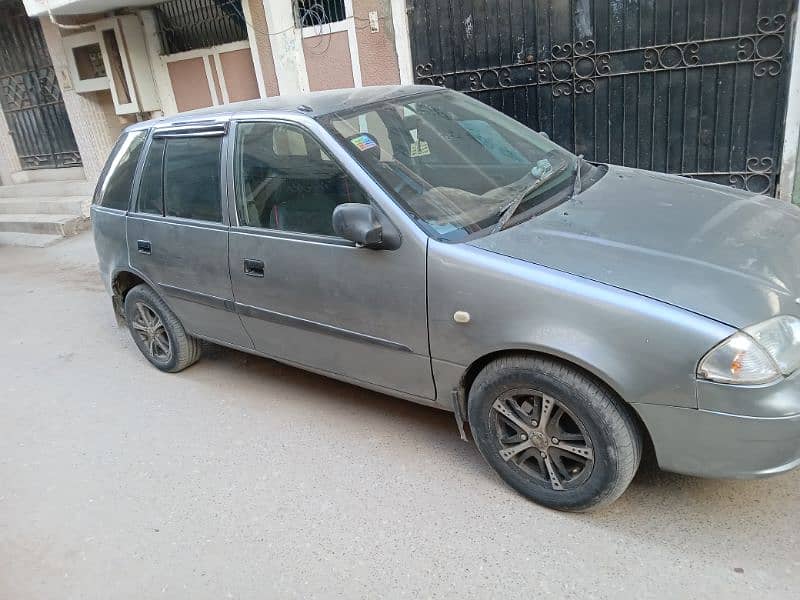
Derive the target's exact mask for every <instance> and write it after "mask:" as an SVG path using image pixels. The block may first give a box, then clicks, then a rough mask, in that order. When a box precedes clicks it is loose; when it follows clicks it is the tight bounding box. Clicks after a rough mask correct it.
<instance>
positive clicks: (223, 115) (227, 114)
mask: <svg viewBox="0 0 800 600" xmlns="http://www.w3.org/2000/svg"><path fill="white" fill-rule="evenodd" d="M441 89H442V88H440V87H437V86H431V85H381V86H369V87H361V88H346V89H337V90H325V91H320V92H308V93H305V94H294V95H286V96H272V97H271V98H265V99H259V100H245V101H243V102H233V103H230V104H225V105H223V106H211V107H209V108H200V109H197V110H190V111H187V112H182V113H178V114H176V115H171V116H169V117H160V118H158V119H150V120H149V121H141V122H139V123H135V124H133V125H130V126H129V127H127V128H126V131H134V130H138V129H149V128H151V127H169V126H170V125H189V124H191V123H198V124H199V123H208V122H210V121H211V122H216V123H219V122H225V121H228V120H230V119H232V118H234V117H236V116H237V115H240V114H244V113H247V114H248V115H250V114H253V113H265V114H271V113H275V114H280V113H284V114H285V113H287V112H293V113H300V114H305V115H308V116H310V117H319V116H321V115H325V114H328V113H331V112H334V111H336V110H349V109H352V108H357V107H359V106H362V105H365V104H372V103H373V102H380V101H382V100H390V99H393V98H401V97H404V96H409V95H413V94H420V93H422V92H431V91H435V90H441Z"/></svg>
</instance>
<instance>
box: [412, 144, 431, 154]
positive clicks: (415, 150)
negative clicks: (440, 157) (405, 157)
mask: <svg viewBox="0 0 800 600" xmlns="http://www.w3.org/2000/svg"><path fill="white" fill-rule="evenodd" d="M430 153H431V149H430V147H429V146H428V142H423V141H421V140H420V141H418V142H414V143H413V144H411V158H416V157H418V156H430Z"/></svg>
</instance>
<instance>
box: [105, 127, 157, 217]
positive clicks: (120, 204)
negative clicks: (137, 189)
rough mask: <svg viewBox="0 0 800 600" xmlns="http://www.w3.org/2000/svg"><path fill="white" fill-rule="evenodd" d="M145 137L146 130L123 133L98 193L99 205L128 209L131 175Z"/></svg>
mask: <svg viewBox="0 0 800 600" xmlns="http://www.w3.org/2000/svg"><path fill="white" fill-rule="evenodd" d="M146 137H147V132H146V131H135V132H132V133H127V134H125V136H124V137H122V138H121V139H120V141H119V142H118V143H117V148H116V149H115V150H114V151H113V152H112V154H111V156H112V159H111V163H110V165H109V167H108V171H107V173H106V177H105V180H104V181H103V185H102V188H101V190H100V193H99V195H98V204H99V205H100V206H105V207H106V208H117V209H120V210H128V202H129V201H130V198H131V186H132V185H133V176H134V173H135V172H136V165H137V164H138V163H139V156H140V155H141V153H142V145H143V144H144V140H145V138H146Z"/></svg>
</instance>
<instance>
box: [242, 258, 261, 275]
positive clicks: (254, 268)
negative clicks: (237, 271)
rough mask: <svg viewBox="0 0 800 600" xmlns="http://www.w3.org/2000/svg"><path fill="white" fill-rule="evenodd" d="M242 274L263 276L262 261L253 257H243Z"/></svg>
mask: <svg viewBox="0 0 800 600" xmlns="http://www.w3.org/2000/svg"><path fill="white" fill-rule="evenodd" d="M244 274H245V275H249V276H250V277H263V276H264V261H263V260H256V259H254V258H245V259H244Z"/></svg>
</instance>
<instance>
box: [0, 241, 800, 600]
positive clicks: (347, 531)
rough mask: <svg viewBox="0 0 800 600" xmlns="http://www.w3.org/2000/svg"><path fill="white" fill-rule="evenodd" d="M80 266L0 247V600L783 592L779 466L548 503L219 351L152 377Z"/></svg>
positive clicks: (419, 437)
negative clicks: (581, 504)
mask: <svg viewBox="0 0 800 600" xmlns="http://www.w3.org/2000/svg"><path fill="white" fill-rule="evenodd" d="M94 265H95V256H94V250H93V247H92V245H91V238H90V236H89V235H85V234H84V235H82V236H80V237H78V238H73V239H71V240H68V241H66V242H62V243H60V244H58V245H55V246H52V247H50V248H45V249H23V248H7V247H5V248H0V332H2V338H1V339H0V598H3V599H6V598H8V599H9V600H11V599H13V600H25V599H28V598H31V599H33V598H36V599H37V600H38V599H47V598H59V599H60V598H98V599H108V598H114V599H115V600H119V599H126V598H130V599H135V600H141V599H144V598H147V599H149V598H161V597H163V598H191V599H192V600H199V599H204V598H209V599H214V600H219V599H224V598H259V599H263V598H326V599H327V598H337V597H344V598H450V597H461V598H531V597H539V598H542V597H548V595H552V597H559V598H628V597H631V598H632V597H635V598H689V597H693V598H706V597H707V598H733V597H737V598H762V597H765V596H767V595H769V597H770V598H789V597H794V598H796V597H797V593H798V590H799V589H800V544H799V543H798V541H800V533H798V529H799V527H798V513H800V498H799V497H798V491H800V473H798V472H795V473H792V474H789V475H785V476H783V477H779V478H777V479H771V480H763V481H745V482H719V481H704V480H699V479H692V478H686V477H679V476H674V475H668V474H663V473H660V472H658V471H657V470H656V469H654V468H649V469H644V470H643V471H642V472H640V473H639V475H638V476H637V478H636V480H635V481H634V483H633V485H632V487H631V488H630V490H629V491H628V492H627V493H626V494H625V496H623V498H622V499H621V500H620V501H618V502H617V503H616V504H614V505H613V506H612V507H610V508H609V509H606V510H604V511H602V512H600V513H595V514H592V515H567V514H561V513H557V512H552V511H549V510H546V509H542V508H539V507H537V506H536V505H534V504H531V503H529V502H527V501H525V500H523V499H522V498H521V497H519V496H517V495H516V494H515V493H514V492H512V491H511V490H510V489H508V488H506V487H505V486H504V485H503V484H502V483H501V482H500V481H499V479H498V478H497V477H496V476H495V475H494V474H493V473H492V472H491V471H490V470H489V468H488V467H487V466H486V465H485V464H484V463H483V461H482V459H481V458H480V456H479V455H478V453H477V451H476V450H475V448H474V447H473V446H471V445H468V444H465V443H463V442H461V441H460V440H459V438H458V436H457V434H456V430H455V426H454V424H453V422H452V419H451V417H450V415H449V414H447V413H444V412H440V411H437V410H434V409H429V408H425V407H421V406H417V405H413V404H409V403H405V402H402V401H399V400H394V399H392V398H389V397H386V396H382V395H379V394H375V393H372V392H368V391H364V390H361V389H359V388H355V387H352V386H349V385H345V384H341V383H337V382H334V381H331V380H328V379H325V378H322V377H318V376H316V375H310V374H306V373H303V372H301V371H298V370H295V369H292V368H289V367H285V366H281V365H279V364H277V363H274V362H272V361H269V360H263V359H260V358H255V357H251V356H248V355H246V354H242V353H239V352H234V351H229V350H224V349H213V350H212V351H211V352H210V353H208V354H207V355H206V356H205V357H204V358H203V360H202V361H201V362H200V363H198V364H197V365H196V366H194V367H192V368H191V369H188V370H187V371H185V372H183V373H181V374H178V375H166V374H162V373H160V372H158V371H156V370H155V369H153V368H152V367H150V366H149V364H147V363H146V362H145V360H144V359H143V358H142V357H141V356H140V355H139V353H138V352H137V351H136V349H135V347H134V345H133V343H132V342H131V340H130V338H129V337H128V334H127V332H126V331H123V330H120V329H118V328H116V326H115V323H114V320H113V316H112V313H111V309H110V304H109V302H108V300H107V298H106V296H105V293H104V291H103V289H102V286H101V284H100V281H99V278H98V276H97V274H96V269H95V266H94Z"/></svg>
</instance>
